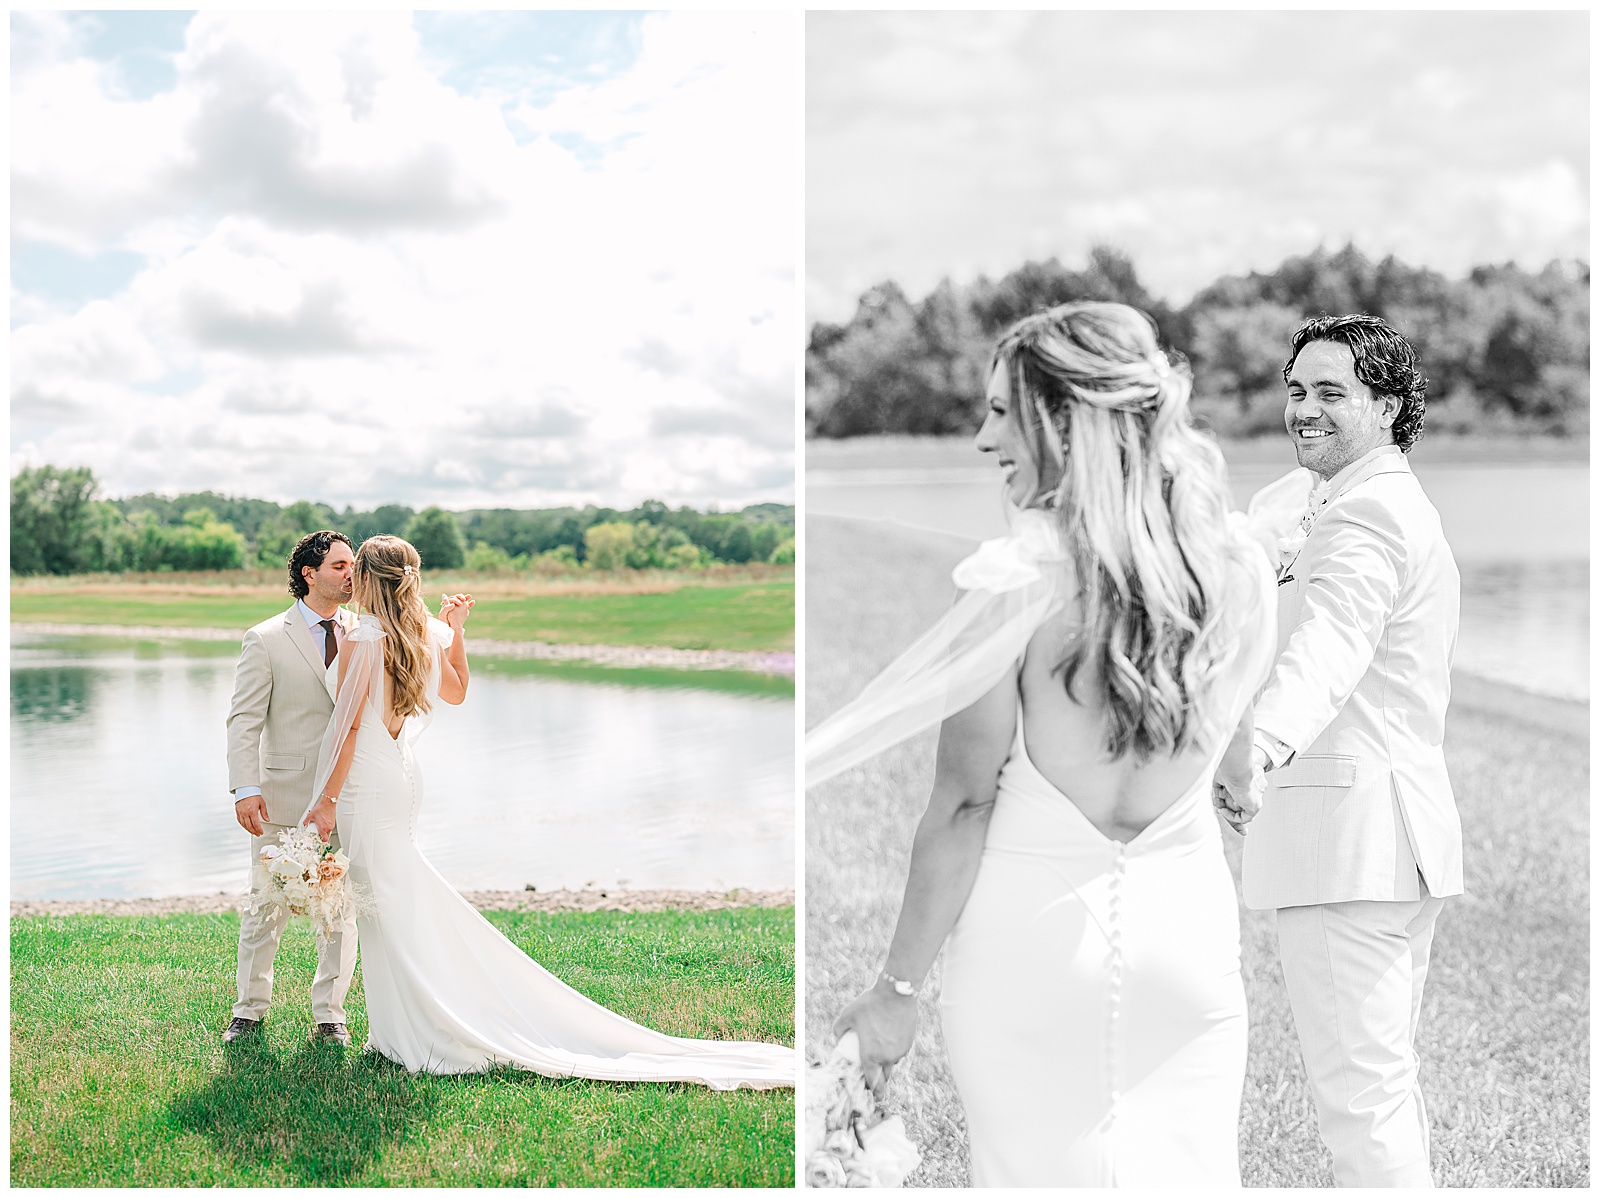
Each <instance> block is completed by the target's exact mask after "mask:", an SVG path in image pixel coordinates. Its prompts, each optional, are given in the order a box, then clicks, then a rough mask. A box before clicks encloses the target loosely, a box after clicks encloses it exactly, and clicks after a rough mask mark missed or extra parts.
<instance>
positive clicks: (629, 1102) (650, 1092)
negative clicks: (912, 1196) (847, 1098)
mask: <svg viewBox="0 0 1600 1198" xmlns="http://www.w3.org/2000/svg"><path fill="white" fill-rule="evenodd" d="M488 918H489V919H491V920H492V921H493V922H494V923H495V925H496V926H497V927H499V928H500V929H501V931H503V932H505V933H506V935H508V936H510V937H511V939H513V940H514V941H516V942H517V943H518V944H519V945H521V946H522V947H524V948H525V949H527V950H528V951H529V952H530V953H531V954H532V955H534V956H535V957H537V958H538V959H539V961H540V962H541V963H543V964H544V965H546V966H548V967H549V968H550V969H551V970H552V971H554V972H555V973H556V974H557V975H558V976H560V977H561V978H562V979H564V980H565V981H567V982H569V983H571V984H572V985H573V986H575V987H576V988H577V989H579V990H581V991H582V992H583V993H585V994H587V995H588V996H589V997H591V998H593V999H595V1000H596V1001H597V1002H600V1003H603V1004H605V1005H606V1006H608V1007H611V1008H612V1009H614V1010H617V1011H619V1012H621V1013H623V1014H625V1015H627V1016H628V1017H630V1018H632V1019H635V1020H638V1021H640V1022H642V1023H646V1024H648V1025H650V1026H652V1027H655V1028H659V1029H660V1030H662V1031H665V1032H670V1033H673V1034H676V1035H686V1036H699V1037H712V1038H717V1039H755V1040H769V1041H780V1042H783V1043H786V1044H792V1043H793V1042H794V1035H793V1030H794V911H793V909H792V908H783V909H761V908H740V909H736V910H732V911H718V912H705V913H689V912H672V913H663V914H649V915H642V914H624V913H617V912H596V913H585V914H532V913H510V912H491V913H488ZM238 928H239V921H238V917H237V916H236V915H226V916H207V915H167V916H152V917H126V916H89V915H79V916H69V917H66V918H40V919H13V920H12V921H11V1183H12V1184H13V1185H21V1186H220V1185H229V1186H306V1185H370V1186H383V1185H405V1186H481V1185H515V1186H550V1185H589V1186H593V1185H637V1186H720V1185H738V1186H785V1187H787V1186H792V1185H793V1184H794V1092H793V1091H792V1090H769V1091H762V1092H754V1091H750V1090H739V1091H734V1092H731V1093H713V1092H711V1091H709V1090H706V1089H705V1088H703V1087H700V1086H690V1085H683V1084H675V1083H674V1084H636V1085H625V1084H620V1083H613V1082H595V1081H586V1080H581V1079H580V1080H575V1079H567V1080H552V1079H547V1078H543V1077H540V1076H538V1075H536V1074H531V1073H524V1072H519V1071H513V1070H501V1071H498V1072H496V1073H492V1074H480V1075H465V1076H458V1077H433V1076H430V1075H427V1074H417V1075H413V1074H408V1073H406V1072H405V1071H404V1070H403V1069H401V1068H399V1067H398V1066H395V1065H393V1064H391V1063H389V1062H388V1061H385V1060H383V1059H382V1058H380V1057H377V1056H376V1055H375V1054H370V1053H362V1052H359V1051H357V1050H356V1049H354V1048H352V1049H350V1050H345V1051H341V1050H339V1049H337V1048H330V1047H314V1046H312V1045H310V1044H309V1043H308V1042H307V1032H308V1031H309V1028H310V1018H311V1016H310V985H311V976H312V972H313V969H314V966H315V953H314V947H313V942H312V936H311V932H310V929H309V927H308V926H307V925H306V924H305V923H304V921H295V923H293V924H291V926H290V928H289V931H288V932H287V933H286V934H285V936H284V940H283V945H282V947H281V949H280V951H279V956H278V968H277V993H276V995H275V996H274V1005H273V1010H272V1014H271V1015H270V1016H269V1017H268V1019H267V1021H266V1023H265V1024H264V1025H263V1035H262V1036H261V1037H260V1038H258V1039H257V1040H255V1041H253V1042H251V1041H247V1042H244V1043H241V1044H238V1045H234V1046H230V1047H224V1046H223V1044H222V1043H221V1041H220V1039H219V1036H220V1033H221V1030H222V1028H223V1027H224V1026H225V1025H226V1023H227V1019H228V1009H229V1007H230V1006H231V1004H232V1002H233V997H234V982H233V972H234V960H235V952H236V948H237V943H238ZM347 1012H348V1015H349V1020H350V1032H351V1036H352V1039H353V1042H354V1044H356V1045H359V1044H361V1043H362V1041H363V1040H364V1038H365V1034H366V1012H365V1005H364V999H363V992H362V986H361V979H360V972H359V970H358V971H357V975H356V983H355V985H354V986H353V987H352V989H351V993H350V1000H349V1002H348V1003H347Z"/></svg>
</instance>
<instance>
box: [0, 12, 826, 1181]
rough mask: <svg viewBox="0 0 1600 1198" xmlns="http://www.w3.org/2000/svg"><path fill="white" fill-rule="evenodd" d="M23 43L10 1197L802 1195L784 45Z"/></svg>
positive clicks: (723, 26)
mask: <svg viewBox="0 0 1600 1198" xmlns="http://www.w3.org/2000/svg"><path fill="white" fill-rule="evenodd" d="M7 20H8V24H9V31H10V47H11V60H10V62H11V72H10V91H9V97H10V126H9V128H10V172H11V174H10V178H11V192H10V195H11V206H10V216H11V239H10V247H11V249H10V268H11V273H10V279H11V291H10V310H11V328H10V337H9V349H10V366H11V376H10V377H11V404H10V416H11V420H10V434H11V492H10V496H11V499H10V504H11V506H10V555H11V591H10V621H11V623H10V667H11V739H10V745H11V755H10V787H9V794H10V824H9V827H10V885H11V938H10V958H9V959H10V975H9V980H10V1031H11V1039H10V1066H11V1073H10V1097H11V1105H10V1108H9V1109H10V1117H9V1126H10V1132H11V1171H10V1180H11V1184H12V1185H15V1186H19V1187H21V1186H27V1187H69V1186H70V1187H94V1188H102V1189H103V1188H121V1187H159V1188H177V1187H195V1186H199V1187H224V1186H226V1187H235V1186H248V1187H275V1188H299V1187H309V1186H317V1187H320V1186H360V1187H379V1186H417V1187H427V1188H442V1187H458V1186H459V1187H467V1186H473V1187H478V1186H518V1187H530V1186H540V1187H543V1186H558V1185H559V1186H605V1187H621V1186H653V1187H669V1186H670V1187H699V1186H719V1187H720V1186H739V1187H792V1186H793V1185H794V1183H795V1162H796V1154H795V1134H796V1126H795V1111H796V1090H795V1082H796V1073H797V1070H798V1064H799V1053H798V1051H797V1043H796V1036H795V1032H796V1027H795V1023H796V996H795V982H794V977H795V964H796V960H795V942H796V936H795V918H796V902H795V890H796V887H795V876H796V857H797V853H796V843H795V830H796V818H795V794H796V791H795V781H794V779H795V770H796V765H795V745H796V720H797V706H796V702H795V637H794V623H795V617H794V612H795V569H796V567H795V556H796V536H795V533H796V529H795V510H796V499H797V494H796V486H795V468H796V432H795V430H796V427H797V422H798V409H797V387H796V382H795V380H796V377H797V373H798V365H799V359H800V350H799V337H798V333H797V330H798V313H797V307H796V297H797V295H798V290H799V281H798V270H799V263H798V262H797V261H796V246H797V236H796V232H797V228H798V220H799V203H800V197H799V190H798V189H799V165H800V150H799V144H798V129H799V121H800V112H799V97H800V57H799V55H800V48H801V46H800V38H801V22H800V19H799V14H798V13H795V12H760V13H756V12H718V13H713V12H685V11H665V12H644V11H618V12H605V11H580V12H563V11H504V12H467V11H440V12H415V13H412V12H406V11H401V10H394V9H381V8H380V9H378V10H371V11H360V12H357V11H336V12H327V11H305V12H275V11H263V12H243V11H234V10H231V9H206V10H201V11H176V10H175V11H159V12H158V11H148V12H140V11H105V12H79V11H29V12H13V13H11V14H10V15H9V17H8V18H7Z"/></svg>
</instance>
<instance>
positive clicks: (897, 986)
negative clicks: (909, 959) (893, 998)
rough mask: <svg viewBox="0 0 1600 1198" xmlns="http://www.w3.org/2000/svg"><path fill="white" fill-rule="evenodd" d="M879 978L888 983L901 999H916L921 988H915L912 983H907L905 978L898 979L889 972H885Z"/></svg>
mask: <svg viewBox="0 0 1600 1198" xmlns="http://www.w3.org/2000/svg"><path fill="white" fill-rule="evenodd" d="M878 976H879V977H881V978H882V979H883V980H884V981H886V982H888V983H889V985H890V987H891V988H892V989H893V990H894V992H895V993H896V994H898V995H899V996H900V997H901V998H912V997H914V996H915V995H916V993H917V991H918V989H919V988H920V987H917V986H913V985H912V984H911V983H910V982H908V981H906V980H905V978H897V977H895V976H894V975H893V974H892V973H890V972H889V971H888V970H884V971H883V972H882V973H880V974H879V975H878Z"/></svg>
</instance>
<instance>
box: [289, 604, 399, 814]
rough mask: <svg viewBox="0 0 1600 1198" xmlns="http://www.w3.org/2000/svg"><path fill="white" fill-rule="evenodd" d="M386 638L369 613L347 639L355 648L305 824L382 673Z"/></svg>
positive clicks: (319, 763)
mask: <svg viewBox="0 0 1600 1198" xmlns="http://www.w3.org/2000/svg"><path fill="white" fill-rule="evenodd" d="M386 635H387V634H386V633H385V632H384V631H383V625H381V624H380V623H378V617H377V616H374V615H371V614H367V615H364V616H362V617H361V618H360V620H358V621H357V622H356V626H355V628H354V629H353V630H352V631H351V632H350V634H349V636H348V637H347V638H346V639H348V640H349V641H351V642H352V643H353V644H354V645H355V648H354V649H352V650H351V652H350V663H349V665H347V666H346V667H345V672H344V681H343V682H342V683H340V685H339V695H338V698H337V699H335V700H334V704H333V718H332V719H330V720H329V721H328V731H327V732H326V733H324V734H323V737H322V747H321V749H319V750H318V751H317V772H316V776H315V783H314V784H313V785H312V787H311V802H310V803H309V804H307V806H306V809H305V812H304V814H302V815H301V816H300V821H301V822H302V823H304V822H305V818H306V815H309V814H310V813H311V808H312V807H315V806H316V805H317V800H318V799H319V798H321V797H322V788H323V787H324V786H326V785H327V784H328V778H329V777H330V776H331V775H332V773H333V766H334V762H336V761H337V760H338V759H339V750H340V748H341V747H343V745H344V739H345V737H347V736H349V735H350V729H351V728H352V727H354V726H355V722H356V713H357V712H359V711H360V710H361V705H362V704H363V703H364V702H366V698H367V692H368V691H369V690H370V689H371V686H372V680H373V679H374V678H377V677H379V676H380V674H381V672H382V670H383V641H384V637H385V636H386Z"/></svg>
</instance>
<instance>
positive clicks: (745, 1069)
mask: <svg viewBox="0 0 1600 1198" xmlns="http://www.w3.org/2000/svg"><path fill="white" fill-rule="evenodd" d="M420 569H421V559H420V558H419V557H418V555H417V551H416V550H415V549H414V548H413V547H412V546H411V545H410V544H408V543H407V542H405V541H403V540H401V539H400V538H399V537H391V536H375V537H369V538H367V540H365V541H364V542H362V545H361V548H360V549H359V550H358V551H357V553H356V559H355V568H354V581H355V593H354V598H355V600H356V602H357V603H359V604H360V605H361V607H362V608H363V610H364V613H365V614H363V615H362V616H361V619H360V622H359V624H358V626H357V628H356V629H355V631H353V632H352V633H351V634H350V635H349V636H348V637H347V638H346V640H345V643H344V645H343V646H342V647H341V649H340V651H339V689H338V699H337V702H336V704H335V707H334V714H333V719H332V721H331V723H330V724H329V727H328V732H327V735H326V737H325V738H324V740H323V745H322V753H321V756H320V758H319V760H318V765H317V784H316V787H315V788H314V789H313V790H312V793H313V794H314V795H317V796H319V797H318V799H317V801H316V802H314V803H313V804H312V806H311V808H310V809H309V810H308V811H307V813H306V817H305V822H307V823H315V824H316V825H317V827H318V829H319V830H320V831H321V832H322V835H323V836H324V838H326V836H327V835H328V832H329V831H330V830H331V828H332V827H334V826H335V822H336V823H337V827H338V829H339V836H340V839H341V841H342V843H343V845H344V848H345V851H346V852H347V853H348V855H349V858H350V880H351V881H352V882H353V883H354V884H355V886H356V888H357V890H358V892H359V893H363V894H364V896H365V900H364V902H363V906H364V907H365V908H366V910H365V911H364V912H363V913H360V914H358V916H357V924H358V928H359V933H360V945H361V964H362V973H363V976H364V977H365V979H366V994H367V1019H368V1041H367V1042H368V1046H369V1047H370V1048H373V1049H375V1050H377V1051H378V1052H380V1053H382V1054H383V1055H384V1056H386V1057H388V1058H390V1059H391V1060H394V1061H397V1062H399V1063H400V1064H401V1065H403V1066H405V1068H406V1069H408V1070H410V1071H412V1072H417V1071H426V1072H429V1073H467V1072H473V1071H478V1070H483V1069H488V1068H491V1067H493V1066H495V1065H502V1064H509V1065H516V1066H520V1067H522V1068H526V1069H531V1070H533V1071H535V1072H537V1073H542V1074H544V1075H546V1076H548V1077H572V1076H578V1077H590V1078H602V1079H607V1080H612V1081H684V1082H697V1083H700V1084H703V1085H707V1086H710V1087H712V1088H714V1089H733V1088H735V1087H737V1086H750V1087H755V1088H768V1087H773V1086H792V1085H793V1084H794V1050H793V1049H791V1048H786V1047H784V1046H782V1045H777V1044H762V1043H743V1042H735V1041H716V1040H686V1039H680V1038H678V1037H676V1036H668V1035H663V1034H662V1033H660V1032H655V1031H651V1030H650V1029H649V1028H646V1027H641V1026H640V1025H639V1024H637V1023H633V1022H630V1021H629V1020H627V1019H624V1018H623V1017H622V1016H620V1015H617V1014H614V1013H613V1012H611V1011H608V1010H606V1009H605V1008H604V1007H602V1006H600V1005H598V1004H597V1003H594V1002H591V1001H590V1000H589V999H587V998H585V997H584V996H583V995H582V994H579V993H578V992H577V991H576V990H574V989H572V988H571V987H570V986H568V985H566V984H565V983H564V982H562V981H561V980H560V979H558V978H556V977H555V976H553V975H552V974H550V973H549V972H547V971H546V970H545V969H543V968H542V967H541V966H540V965H539V964H538V963H537V962H535V961H534V960H533V959H532V958H530V957H528V956H527V955H526V954H524V953H523V951H522V950H521V949H519V948H518V947H517V946H516V945H514V944H512V943H511V941H509V940H507V939H506V938H505V937H504V936H502V935H501V934H500V933H499V932H498V931H496V930H495V928H494V927H493V926H492V925H491V924H490V923H489V922H488V921H487V920H486V919H484V918H483V917H482V916H481V915H479V914H478V912H477V911H476V910H474V909H473V907H472V906H471V905H470V904H469V903H468V902H467V901H466V900H465V899H463V898H462V897H461V896H460V895H459V894H457V893H456V891H455V890H453V889H452V888H451V887H450V885H449V883H447V882H446V881H445V880H444V879H443V878H442V877H440V876H439V873H438V872H437V871H436V870H435V869H434V868H433V866H432V865H430V864H429V863H428V861H427V858H425V857H424V856H423V855H422V853H421V852H420V851H419V850H418V848H417V841H416V830H417V813H418V812H419V811H420V809H421V807H422V776H421V774H420V773H419V772H418V770H417V764H416V760H415V758H414V757H413V749H414V746H415V744H416V741H417V738H418V736H420V735H421V733H422V731H423V729H424V728H425V727H426V726H427V724H428V721H429V719H430V718H431V711H432V706H433V703H434V701H435V700H440V699H442V700H443V701H444V702H446V703H452V704H456V703H460V702H461V701H462V700H464V699H465V698H466V695H467V681H468V669H467V654H466V648H465V635H464V625H465V623H466V619H467V615H468V613H469V612H470V611H471V610H472V606H473V600H472V598H471V597H470V596H468V595H455V596H446V597H445V600H444V603H443V610H442V611H441V613H440V614H441V615H442V616H443V617H444V619H443V620H436V619H433V618H432V617H430V616H429V615H428V613H427V610H426V608H425V607H424V606H423V603H422V578H421V573H420Z"/></svg>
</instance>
